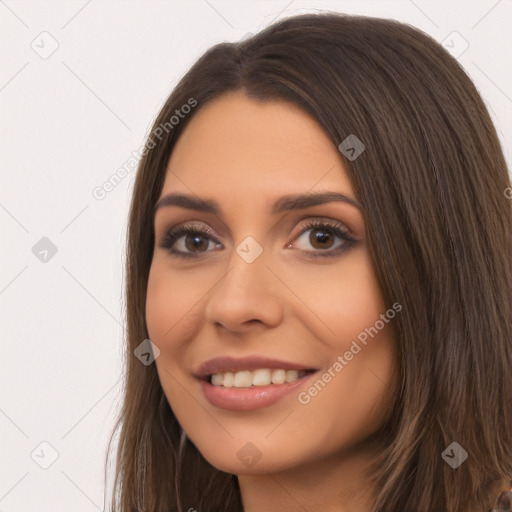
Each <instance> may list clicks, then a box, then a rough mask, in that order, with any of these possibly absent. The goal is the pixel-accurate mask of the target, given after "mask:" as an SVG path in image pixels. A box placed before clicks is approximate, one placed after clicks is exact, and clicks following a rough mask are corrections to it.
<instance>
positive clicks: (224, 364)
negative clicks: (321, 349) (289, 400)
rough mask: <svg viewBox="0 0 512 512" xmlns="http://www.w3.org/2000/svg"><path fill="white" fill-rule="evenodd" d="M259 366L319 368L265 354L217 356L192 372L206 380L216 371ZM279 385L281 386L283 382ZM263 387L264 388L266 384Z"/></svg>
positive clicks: (292, 368) (235, 370)
mask: <svg viewBox="0 0 512 512" xmlns="http://www.w3.org/2000/svg"><path fill="white" fill-rule="evenodd" d="M259 368H269V369H271V370H275V369H283V370H315V371H316V370H317V368H312V367H311V366H309V365H304V364H301V363H294V362H291V361H283V360H279V359H271V358H269V357H264V356H258V355H252V356H248V357H242V358H235V357H230V356H221V357H215V358H213V359H209V360H208V361H206V362H204V363H202V364H201V365H200V366H199V367H198V368H197V370H196V371H194V372H192V373H193V375H194V376H195V377H196V378H198V379H200V380H206V379H207V378H208V376H210V375H213V374H215V373H224V372H239V371H243V370H247V371H252V370H258V369H259ZM299 380H300V379H299ZM292 384H293V383H292ZM278 385H279V386H280V385H282V384H278ZM274 386H275V384H274ZM261 387H262V388H263V387H265V386H261Z"/></svg>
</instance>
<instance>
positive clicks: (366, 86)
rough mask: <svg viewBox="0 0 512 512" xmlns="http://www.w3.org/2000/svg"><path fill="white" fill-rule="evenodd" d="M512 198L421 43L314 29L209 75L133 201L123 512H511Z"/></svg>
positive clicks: (173, 102)
mask: <svg viewBox="0 0 512 512" xmlns="http://www.w3.org/2000/svg"><path fill="white" fill-rule="evenodd" d="M509 187H510V178H509V175H508V170H507V166H506V163H505V160H504V157H503V153H502V150H501V147H500V144H499V140H498V137H497V135H496V130H495V128H494V126H493V125H492V122H491V120H490V118H489V115H488V112H487V110H486V108H485V106H484V104H483V102H482V99H481V98H480V96H479V94H478V92H477V91H476V89H475V87H474V85H473V83H472V82H471V80H470V79H469V77H468V76H467V75H466V73H465V72H464V70H463V69H462V67H461V66H460V65H459V64H458V63H457V61H456V60H455V59H453V58H452V57H451V56H450V55H449V54H448V53H447V52H446V51H445V50H444V49H443V48H442V47H441V46H440V45H439V44H438V43H437V42H435V41H434V40H433V39H432V38H431V37H429V36H428V35H426V34H424V33H423V32H421V31H419V30H417V29H415V28H413V27H411V26H408V25H406V24H403V23H399V22H396V21H393V20H385V19H378V18H367V17H360V16H345V15H341V14H334V13H325V14H307V15H301V16H295V17H292V18H288V19H285V20H283V21H280V22H277V23H275V24H274V25H272V26H270V27H268V28H267V29H266V30H264V31H262V32H261V33H259V34H256V35H255V36H253V37H251V38H249V39H246V40H243V41H241V42H239V43H222V44H218V45H217V46H215V47H213V48H211V49H210V50H209V51H207V52H206V53H205V55H203V56H202V57H201V58H200V59H199V60H198V62H197V63H196V64H195V65H194V66H193V67H192V68H191V69H190V71H189V72H188V73H187V74H186V75H185V76H184V77H183V79H182V80H181V81H180V83H179V84H178V85H177V87H176V88H175V90H174V91H173V92H172V94H171V95H170V97H169V99H168V100H167V102H166V103H165V105H164V107H163V108H162V110H161V112H160V113H159V115H158V117H157V119H156V121H155V123H154V126H153V129H152V133H151V134H150V136H149V137H148V140H147V143H146V147H145V149H144V157H143V159H142V161H141V163H140V166H139V169H138V174H137V178H136V182H135V187H134V192H133V199H132V204H131V211H130V219H129V234H128V259H127V319H128V340H127V361H126V368H127V380H126V390H125V400H124V407H123V410H122V411H121V414H120V417H119V420H118V424H117V425H116V429H117V427H119V426H121V429H120V440H119V446H118V453H117V473H116V489H115V495H114V498H116V499H115V503H114V507H113V510H116V511H122V512H128V511H134V510H144V511H170V510H180V511H187V510H188V511H193V510H197V511H201V512H204V511H221V510H222V511H235V510H236V511H242V510H244V511H245V512H254V511H256V510H269V511H273V510H276V511H295V510H309V511H314V510H323V511H326V510H329V511H331V510H332V511H344V512H347V511H356V510H357V511H368V512H397V511H400V512H413V511H414V512H434V511H435V512H441V511H444V512H476V511H487V510H490V509H491V508H492V507H493V505H494V506H495V507H496V510H498V508H499V507H501V508H502V509H503V510H505V509H504V508H503V507H505V505H504V503H505V501H506V500H507V499H508V497H509V495H507V494H501V495H500V498H499V500H498V498H497V495H498V494H499V493H502V492H505V491H508V490H509V489H510V487H511V477H512V389H511V388H512V386H511V384H512V381H511V373H510V368H511V365H512V332H511V321H510V312H511V310H512V286H511V285H512V272H511V270H512V269H511V267H512V229H511V203H510V200H509V199H508V198H507V194H506V191H507V190H510V188H509ZM149 340H151V341H149ZM134 355H135V356H137V357H134ZM500 501H501V503H500Z"/></svg>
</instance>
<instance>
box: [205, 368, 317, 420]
mask: <svg viewBox="0 0 512 512" xmlns="http://www.w3.org/2000/svg"><path fill="white" fill-rule="evenodd" d="M315 373H316V372H313V373H308V374H307V375H305V376H304V377H302V378H300V379H298V380H296V381H294V382H286V383H284V384H269V385H268V386H252V387H250V388H235V387H231V388H225V387H223V386H214V385H213V384H210V383H209V382H206V381H204V380H203V381H201V389H202V391H203V393H204V396H205V397H206V399H207V400H208V401H209V402H210V403H211V404H212V405H215V406H217V407H220V408H222V409H228V410H230V411H252V410H254V409H259V408H260V407H267V406H269V405H272V404H275V403H276V402H277V401H278V400H280V399H281V398H283V397H284V396H286V395H289V394H290V393H293V391H296V390H297V389H298V388H300V387H301V386H302V385H303V384H304V383H305V382H306V381H308V380H309V378H310V377H312V376H313V375H315Z"/></svg>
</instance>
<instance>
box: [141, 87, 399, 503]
mask: <svg viewBox="0 0 512 512" xmlns="http://www.w3.org/2000/svg"><path fill="white" fill-rule="evenodd" d="M319 191H334V192H339V193H342V194H345V195H346V196H348V197H350V198H353V199H354V200H355V195H354V191H353V189H352V186H351V183H350V180H349V179H348V177H347V173H346V170H345V168H344V164H343V159H342V157H341V154H340V153H339V151H338V149H337V147H336V146H335V145H333V144H332V142H331V141H330V139H329V138H328V137H327V135H326V134H325V133H324V132H323V131H322V129H321V127H320V126H319V125H318V124H317V123H316V121H315V120H314V119H313V118H311V117H310V116H309V115H308V114H307V113H305V112H303V111H302V110H300V109H299V108H298V107H296V106H295V105H292V104H289V103H286V102H280V101H279V102H263V103H262V102H257V101H255V100H252V99H249V98H248V97H246V96H245V94H244V92H243V91H237V92H235V93H228V94H225V95H223V96H221V97H220V98H217V99H216V100H214V101H213V102H211V103H209V104H207V105H206V106H205V107H204V108H202V109H201V110H199V111H198V112H196V113H195V114H194V117H193V118H192V119H191V120H190V123H189V124H188V125H187V127H186V129H185V130H184V132H183V134H182V135H181V137H180V138H179V140H178V141H177V144H176V146H175V149H174V151H173V153H172V156H171V158H170V160H169V163H168V168H167V173H166V178H165V183H164V185H163V190H162V194H161V197H163V196H165V195H166V194H168V193H170V192H173V193H178V192H179V193H184V194H191V195H193V196H194V197H200V198H203V199H204V198H207V199H212V200H215V201H216V202H217V203H218V204H219V206H220V207H221V210H222V218H220V217H219V216H217V215H214V214H212V213H205V212H199V211H196V210H188V209H185V208H182V207H179V206H175V205H173V206H167V207H163V208H160V209H158V210H157V213H156V215H155V225H154V229H155V248H154V256H153V261H152V265H151V269H150V274H149V283H148V289H147V303H146V320H147V327H148V333H149V336H150V339H151V340H152V341H153V342H154V343H155V344H156V345H157V346H158V347H159V349H160V351H161V353H160V356H159V357H158V358H157V359H156V366H157V370H158V374H159V378H160V381H161V384H162V387H163V390H164V392H165V395H166V397H167V400H168V401H169V404H170V406H171V408H172V409H173V411H174V413H175V415H176V417H177V418H178V421H179V422H180V424H181V426H182V428H183V429H184V431H185V432H186V433H187V436H188V437H189V439H190V440H191V441H192V442H193V443H194V444H195V446H196V447H197V448H198V450H199V451H200V452H201V453H202V454H203V456H204V457H205V459H206V460H208V461H209V463H211V464H212V465H213V466H215V467H216V468H218V469H220V470H222V471H225V472H228V473H232V474H236V475H237V476H238V479H239V484H240V488H241V494H242V500H243V504H244V509H245V512H256V511H257V510H280V511H283V512H286V511H296V510H299V509H301V507H304V509H306V510H308V511H310V512H312V511H317V510H318V511H320V510H321V511H322V512H334V511H337V512H340V511H343V512H348V511H355V510H357V511H359V512H361V511H364V510H369V508H370V504H371V500H372V496H374V491H375V490H374V489H372V488H371V487H370V486H369V483H368V480H367V479H366V478H365V475H364V470H365V468H366V467H367V465H368V463H369V462H370V461H372V460H373V459H374V457H375V452H374V451H372V449H371V448H370V445H369V444H368V443H367V442H366V441H367V440H368V438H369V436H370V435H371V434H373V433H374V432H376V430H377V429H378V427H379V426H380V425H381V424H382V422H383V421H384V420H385V419H386V417H387V415H388V413H389V410H390V407H391V404H392V401H393V398H394V393H393V389H394V388H393V384H394V382H395V379H394V375H395V373H394V372H395V370H396V367H395V361H396V343H395V335H394V331H393V320H390V321H389V322H388V323H385V326H384V328H382V329H381V330H380V331H379V332H378V334H377V335H374V337H373V338H368V343H367V345H366V346H363V348H362V350H361V351H360V352H358V353H357V354H356V355H355V356H354V357H353V359H352V360H350V361H347V364H346V365H345V366H343V369H342V370H341V371H339V372H338V373H336V376H335V377H334V378H332V379H331V381H330V382H329V383H328V384H327V385H326V386H325V387H324V388H323V389H321V391H320V392H319V393H318V394H317V395H316V396H314V397H313V398H311V400H310V402H309V403H308V404H305V405H304V404H301V403H299V401H298V399H297V393H298V392H297V393H291V394H289V395H287V396H285V397H284V398H282V399H281V400H280V401H278V402H277V403H275V404H273V405H271V406H268V407H263V408H260V409H256V410H253V411H242V412H240V411H239V412H234V411H228V410H225V409H221V408H219V407H215V406H213V405H212V404H210V402H209V401H208V400H207V399H206V398H205V396H204V395H203V393H202V391H201V387H200V382H199V381H198V380H197V379H196V378H195V377H194V376H193V374H192V372H193V371H194V370H196V369H197V367H198V366H199V364H201V363H203V362H205V361H207V360H208V359H211V358H213V357H216V356H219V355H231V356H234V357H243V356H246V355H253V354H258V355H263V356H268V357H273V358H277V359H284V360H287V361H293V362H295V363H302V364H306V365H307V366H308V367H312V368H318V369H320V372H319V375H321V374H322V373H324V372H326V371H327V370H328V368H330V367H332V366H333V363H334V362H335V361H336V360H337V358H338V356H340V355H341V356H343V354H344V353H345V352H346V351H347V350H349V349H350V346H351V344H352V342H353V341H354V340H356V338H357V336H358V334H360V333H361V332H362V331H364V330H365V329H366V328H369V327H371V326H373V325H374V324H375V322H376V321H377V320H379V318H380V315H382V314H384V313H385V312H386V310H387V309H389V307H390V306H388V307H386V305H385V304H384V302H383V300H382V296H381V292H380V290H379V287H378V285H377V280H376V277H375V273H374V270H373V267H372V264H371V261H370V257H369V252H368V248H367V245H366V242H365V225H364V222H363V217H362V214H361V211H360V210H359V209H358V208H357V207H356V206H353V205H351V204H348V203H344V202H330V203H324V204H320V205H316V206H313V207H309V208H307V209H302V210H297V211H291V212H287V213H281V214H278V215H272V214H271V211H270V208H271V204H272V203H273V202H274V201H275V200H277V199H278V198H280V197H281V196H283V195H288V194H304V193H307V192H309V193H315V192H319ZM310 219H317V220H323V221H327V222H329V221H331V222H333V221H334V222H338V223H342V224H343V225H344V226H346V227H347V228H348V229H349V232H350V233H351V235H352V236H354V237H355V238H356V243H355V244H354V245H353V246H351V247H349V248H347V250H346V251H345V252H342V253H339V254H335V255H333V256H331V257H329V256H323V257H322V256H320V257H317V258H314V257H313V256H312V254H314V253H320V252H322V253H323V254H326V253H327V252H328V251H329V250H330V251H331V252H332V251H334V249H335V248H336V247H338V246H340V245H342V244H343V243H345V242H344V240H343V239H342V238H339V237H338V236H337V235H335V234H332V232H331V236H332V237H334V238H333V239H332V241H330V242H328V243H327V244H326V245H324V246H319V245H315V239H314V238H313V236H312V235H314V233H315V232H317V231H318V230H317V231H315V229H314V228H313V229H312V230H311V229H309V230H308V231H306V232H305V233H304V234H301V233H302V231H303V229H304V224H305V222H307V221H308V220H310ZM189 221H195V223H199V224H201V225H203V226H206V227H208V228H209V229H211V230H212V231H213V232H214V233H215V235H216V237H217V240H219V241H220V243H221V246H220V248H219V247H218V244H216V242H215V241H211V242H209V243H208V238H207V237H206V238H202V240H203V244H202V248H201V249H200V250H201V251H202V252H200V253H195V254H196V257H195V258H196V259H181V258H179V257H178V256H176V255H173V254H171V253H170V252H169V251H168V249H165V248H162V247H160V244H161V242H162V241H163V239H164V236H165V234H166V232H167V231H168V230H169V229H170V228H172V227H175V226H178V225H183V224H185V223H187V222H189ZM320 231H322V229H321V230H320ZM193 236H194V235H182V236H181V239H179V240H177V241H176V242H175V244H174V247H175V248H176V249H178V250H181V251H185V252H186V251H188V252H189V253H191V251H192V250H193V247H194V246H193V244H192V242H193ZM201 236H204V235H201ZM247 236H252V237H253V238H254V239H255V240H256V241H257V242H258V244H259V245H260V246H261V247H262V248H263V252H262V253H261V255H260V256H259V257H258V258H257V259H256V260H255V261H254V262H252V263H247V262H246V261H245V260H244V259H242V258H241V257H240V256H239V254H238V253H237V252H236V248H237V247H238V246H239V245H240V244H241V242H242V241H243V240H244V239H245V238H246V237H247ZM186 237H188V240H189V244H188V245H185V241H186ZM290 244H291V247H289V246H290ZM191 248H192V249H191ZM333 254H334V253H333ZM397 314H399V313H397ZM315 380H316V379H315ZM309 385H310V384H308V385H307V386H304V387H302V388H300V389H299V390H298V391H304V390H306V391H307V389H308V387H309ZM248 442H251V443H252V444H253V445H254V446H255V447H256V449H257V450H258V452H259V453H260V454H261V458H260V460H259V461H258V462H257V463H256V464H254V465H253V466H252V467H247V466H246V464H244V463H243V462H242V461H241V460H240V459H239V458H238V457H237V452H238V451H239V450H240V449H241V448H242V447H244V446H245V445H246V443H248Z"/></svg>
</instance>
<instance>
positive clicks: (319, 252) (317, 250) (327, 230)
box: [292, 220, 357, 257]
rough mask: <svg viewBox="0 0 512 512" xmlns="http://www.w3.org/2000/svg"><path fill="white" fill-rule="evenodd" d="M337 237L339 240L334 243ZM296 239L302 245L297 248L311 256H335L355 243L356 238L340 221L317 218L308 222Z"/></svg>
mask: <svg viewBox="0 0 512 512" xmlns="http://www.w3.org/2000/svg"><path fill="white" fill-rule="evenodd" d="M337 238H338V239H339V240H340V242H339V243H338V245H335V243H336V239H337ZM297 240H299V241H300V242H301V243H302V244H303V247H299V249H301V250H302V252H304V253H307V254H308V256H311V257H317V256H320V257H322V256H325V257H328V256H336V255H339V254H341V253H342V252H345V251H347V250H348V249H350V248H351V247H353V246H354V245H355V244H356V243H357V240H356V239H355V238H353V237H352V236H351V235H350V233H349V229H348V228H347V227H346V226H345V225H344V224H342V223H341V222H328V221H318V220H316V221H310V222H308V223H307V224H306V225H305V226H304V229H303V230H302V232H301V234H300V235H299V237H298V238H297ZM293 245H294V244H292V246H293ZM304 246H309V247H312V248H313V249H312V250H311V249H309V248H307V247H304Z"/></svg>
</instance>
